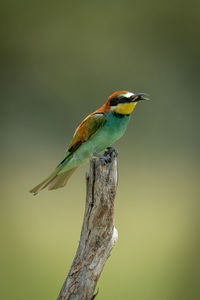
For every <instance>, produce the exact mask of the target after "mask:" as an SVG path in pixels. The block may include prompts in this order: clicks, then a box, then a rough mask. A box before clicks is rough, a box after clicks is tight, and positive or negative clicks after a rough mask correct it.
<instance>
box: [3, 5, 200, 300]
mask: <svg viewBox="0 0 200 300" xmlns="http://www.w3.org/2000/svg"><path fill="white" fill-rule="evenodd" d="M199 9H200V4H199V1H194V0H193V1H190V2H189V3H188V2H186V1H178V0H175V1H173V2H172V1H168V2H167V1H157V0H152V1H150V2H149V1H144V0H143V1H128V0H126V1H109V2H108V1H101V2H97V1H84V2H80V1H78V2H70V3H68V2H66V1H65V2H64V1H60V2H53V1H43V2H42V3H41V2H40V1H34V2H33V1H29V2H27V1H24V0H20V1H17V2H16V1H13V0H11V1H2V2H1V9H0V22H1V27H0V41H1V47H0V64H1V68H0V76H1V80H0V84H1V87H0V93H1V97H0V99H1V111H0V113H1V153H2V155H1V171H2V173H1V187H0V193H1V198H0V199H1V201H0V228H1V229H0V231H1V248H0V249H1V250H0V251H1V255H0V260H1V269H0V270H1V271H0V282H1V284H0V285H1V298H2V299H3V300H10V299H15V300H25V299H29V300H35V299H37V300H47V299H48V300H51V299H52V300H53V299H56V297H57V295H58V293H59V290H60V288H61V285H62V283H63V281H64V278H65V276H66V274H67V272H68V270H69V267H70V265H71V262H72V259H73V256H74V253H75V250H76V247H77V245H78V240H79V234H80V229H81V223H82V217H83V212H84V201H85V179H84V173H85V171H86V170H87V169H88V166H84V167H82V168H80V169H79V170H78V171H77V172H76V173H75V174H74V175H73V177H72V178H71V180H70V182H69V184H68V186H67V187H66V188H64V189H62V190H59V191H56V192H51V193H50V192H46V191H44V192H43V193H41V194H39V195H38V196H37V197H33V196H31V195H30V194H29V193H28V190H29V189H30V188H32V187H33V186H34V185H35V184H37V183H38V182H40V180H41V179H43V178H44V177H45V176H46V175H48V173H49V172H50V171H51V170H52V169H53V168H54V167H55V166H56V165H57V163H58V162H59V161H60V160H61V159H62V158H63V155H64V150H65V148H66V146H67V144H68V143H69V142H70V139H71V137H72V134H73V131H74V129H75V128H76V126H77V125H78V124H79V122H80V121H81V120H82V119H83V118H84V117H85V116H86V115H87V114H88V113H89V112H92V111H94V110H95V109H97V108H98V107H99V106H101V105H102V104H103V103H104V102H105V101H106V98H107V96H108V95H109V94H111V93H112V92H113V91H115V90H120V89H126V90H130V91H135V92H146V93H148V94H150V96H151V99H152V101H151V102H150V101H149V102H148V103H143V104H141V105H138V106H137V108H136V110H135V112H134V115H133V118H132V120H131V122H130V124H129V128H128V130H127V133H126V135H125V136H124V137H123V138H122V139H121V140H120V141H119V142H117V143H116V145H115V146H116V147H117V149H118V150H119V159H118V162H119V187H118V193H117V199H116V227H117V229H118V232H119V240H118V243H117V245H116V247H115V248H114V250H113V252H112V255H111V258H110V259H109V261H108V262H107V264H106V267H105V269H104V271H103V273H102V276H101V279H100V281H99V283H98V287H99V288H100V292H99V295H98V299H99V300H101V299H102V300H103V299H109V300H112V299H115V300H121V299H126V300H129V299H130V300H132V299H137V300H151V299H152V300H157V299H159V300H179V299H187V300H188V299H191V300H196V299H199V297H200V291H199V284H198V282H199V275H200V272H199V271H200V270H199V229H200V227H199V226H200V221H199V220H200V218H199V211H200V207H199V108H200V102H199V77H198V76H199V61H200V60H199V52H200V41H199V33H200V29H199V28H200V19H199Z"/></svg>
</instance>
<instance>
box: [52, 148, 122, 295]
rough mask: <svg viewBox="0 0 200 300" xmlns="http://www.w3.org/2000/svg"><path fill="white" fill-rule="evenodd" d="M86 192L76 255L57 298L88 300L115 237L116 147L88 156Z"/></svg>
mask: <svg viewBox="0 0 200 300" xmlns="http://www.w3.org/2000/svg"><path fill="white" fill-rule="evenodd" d="M86 182H87V195H86V205H85V214H84V219H83V225H82V231H81V237H80V242H79V246H78V249H77V252H76V256H75V258H74V261H73V263H72V266H71V269H70V271H69V274H68V276H67V278H66V280H65V282H64V284H63V287H62V289H61V291H60V294H59V296H58V298H57V300H92V299H94V297H95V295H93V293H94V290H95V287H96V284H97V281H98V279H99V277H100V274H101V272H102V269H103V267H104V264H105V262H106V260H107V259H108V257H109V255H110V251H111V250H112V248H113V246H114V245H115V242H116V241H117V237H118V234H117V230H116V229H115V227H114V201H115V195H116V188H117V159H116V151H113V150H109V151H106V152H105V153H104V156H103V157H101V158H99V159H97V158H92V159H91V160H90V172H89V174H86Z"/></svg>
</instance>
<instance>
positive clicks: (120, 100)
mask: <svg viewBox="0 0 200 300" xmlns="http://www.w3.org/2000/svg"><path fill="white" fill-rule="evenodd" d="M125 102H127V98H126V97H124V96H122V97H120V98H119V99H118V103H125Z"/></svg>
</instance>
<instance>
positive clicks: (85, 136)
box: [67, 112, 106, 153]
mask: <svg viewBox="0 0 200 300" xmlns="http://www.w3.org/2000/svg"><path fill="white" fill-rule="evenodd" d="M105 121H106V116H105V114H104V113H98V112H95V113H93V114H91V115H89V116H88V117H87V118H85V119H84V120H83V122H82V123H81V124H80V125H79V126H78V128H77V129H76V131H75V133H74V136H73V139H72V141H71V143H70V145H69V147H68V149H67V151H68V152H70V153H73V152H74V151H76V150H77V149H78V148H79V147H80V146H81V145H82V143H84V142H86V141H87V140H89V139H90V138H91V137H92V136H93V135H94V134H95V133H96V131H97V130H98V129H99V128H100V127H102V126H103V124H104V123H105Z"/></svg>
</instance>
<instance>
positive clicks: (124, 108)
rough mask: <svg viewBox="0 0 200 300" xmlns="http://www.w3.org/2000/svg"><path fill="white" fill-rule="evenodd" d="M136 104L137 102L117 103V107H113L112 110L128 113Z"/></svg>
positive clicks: (118, 112)
mask: <svg viewBox="0 0 200 300" xmlns="http://www.w3.org/2000/svg"><path fill="white" fill-rule="evenodd" d="M136 104H137V103H127V104H118V105H117V107H115V108H114V112H116V113H117V114H122V115H130V114H131V113H132V111H133V110H134V108H135V106H136Z"/></svg>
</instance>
